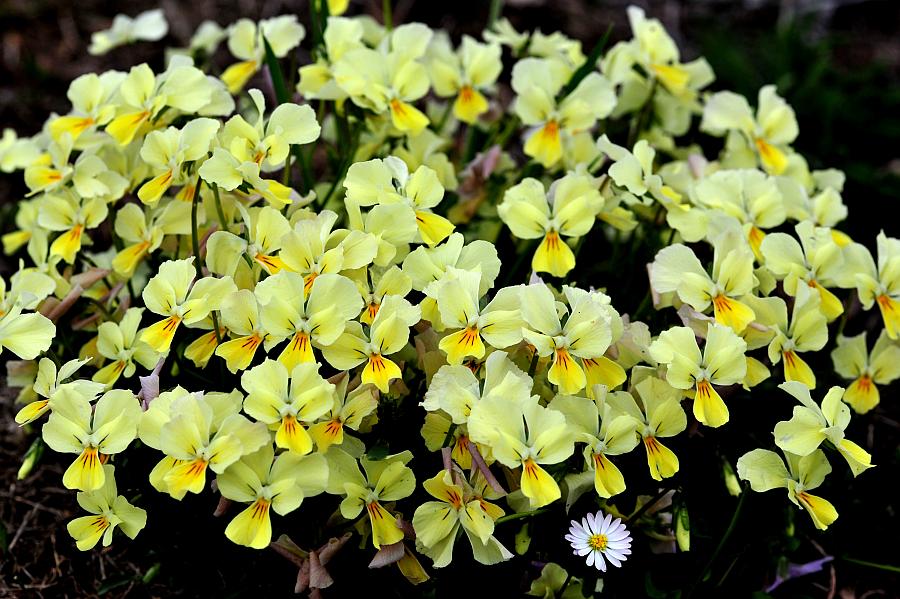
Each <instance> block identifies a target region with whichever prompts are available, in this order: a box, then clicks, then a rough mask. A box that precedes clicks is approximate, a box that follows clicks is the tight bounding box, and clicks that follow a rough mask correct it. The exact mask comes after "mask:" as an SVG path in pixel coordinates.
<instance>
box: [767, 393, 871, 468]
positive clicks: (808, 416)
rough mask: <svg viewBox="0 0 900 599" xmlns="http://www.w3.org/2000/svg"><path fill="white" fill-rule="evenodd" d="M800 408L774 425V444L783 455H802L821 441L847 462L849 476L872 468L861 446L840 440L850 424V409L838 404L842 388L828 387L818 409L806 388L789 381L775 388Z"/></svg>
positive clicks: (869, 458)
mask: <svg viewBox="0 0 900 599" xmlns="http://www.w3.org/2000/svg"><path fill="white" fill-rule="evenodd" d="M779 387H780V388H781V389H783V390H784V391H786V392H787V393H790V394H791V395H793V396H794V398H796V399H797V400H798V401H799V402H800V403H801V404H802V405H799V406H794V416H793V418H791V419H790V420H784V421H782V422H779V423H778V424H776V425H775V444H776V445H778V447H780V448H781V449H783V450H784V451H786V452H790V453H793V454H796V455H799V456H805V455H809V454H811V453H812V452H813V451H815V450H816V449H817V448H818V447H819V446H820V445H821V444H822V443H823V442H824V441H826V440H827V441H828V442H829V443H831V444H832V445H834V447H835V449H837V450H838V453H840V454H841V455H842V456H844V459H846V460H847V463H848V464H849V465H850V470H851V471H852V472H853V476H859V474H860V472H862V471H864V470H867V469H869V468H872V466H873V464H872V456H871V455H869V453H868V452H867V451H866V450H864V449H863V448H862V447H860V446H859V445H857V444H856V443H854V442H853V441H850V440H849V439H847V438H845V437H844V431H845V430H846V428H847V425H848V424H850V408H849V407H847V405H846V404H845V403H844V402H843V401H841V398H842V397H843V396H844V389H843V387H832V388H831V389H829V390H828V393H826V394H825V398H824V399H822V405H821V407H820V406H819V405H817V404H816V403H815V402H814V401H813V400H812V397H811V396H810V394H809V387H807V386H806V385H804V384H803V383H799V382H796V381H790V382H786V383H782V384H781V385H779Z"/></svg>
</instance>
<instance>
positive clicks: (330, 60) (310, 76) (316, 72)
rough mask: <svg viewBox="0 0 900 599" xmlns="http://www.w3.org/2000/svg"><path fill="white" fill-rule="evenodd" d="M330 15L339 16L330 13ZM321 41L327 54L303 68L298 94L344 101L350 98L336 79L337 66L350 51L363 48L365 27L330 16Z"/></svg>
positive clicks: (354, 21) (356, 20)
mask: <svg viewBox="0 0 900 599" xmlns="http://www.w3.org/2000/svg"><path fill="white" fill-rule="evenodd" d="M343 1H344V3H346V2H347V0H343ZM330 14H331V15H336V14H338V13H335V12H334V11H331V13H330ZM322 38H323V41H324V42H325V48H324V52H319V53H318V54H317V60H316V62H314V63H312V64H307V65H303V66H301V67H300V71H299V75H300V80H299V82H298V83H297V91H298V92H300V93H301V94H303V96H304V97H305V98H309V99H317V100H342V99H344V98H346V97H347V95H348V94H347V92H345V91H344V90H343V89H342V88H341V86H340V85H338V83H337V81H336V79H335V77H334V65H335V64H336V63H337V62H338V61H340V60H341V58H342V57H343V56H344V54H345V53H346V52H348V51H349V50H353V49H356V48H362V47H363V42H362V38H363V25H362V23H361V22H360V21H359V20H358V19H350V18H346V17H340V16H330V17H328V20H327V22H326V25H325V31H324V32H323V34H322Z"/></svg>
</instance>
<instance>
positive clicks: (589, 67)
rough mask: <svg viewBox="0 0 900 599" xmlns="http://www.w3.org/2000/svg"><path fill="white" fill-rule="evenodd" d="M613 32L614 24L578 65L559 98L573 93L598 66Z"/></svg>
mask: <svg viewBox="0 0 900 599" xmlns="http://www.w3.org/2000/svg"><path fill="white" fill-rule="evenodd" d="M610 33H612V25H610V26H609V27H607V28H606V33H604V34H603V37H601V38H600V41H599V42H597V44H596V45H595V46H594V49H593V50H591V53H590V54H589V55H588V57H587V60H585V61H584V64H583V65H581V66H580V67H578V70H577V71H575V72H574V73H572V78H571V79H569V82H568V83H566V85H565V87H563V88H562V91H561V92H559V98H560V99H561V98H565V97H566V96H568V95H569V94H571V93H572V90H574V89H575V88H576V87H578V84H579V83H581V80H582V79H584V78H585V77H587V76H588V73H590V72H591V71H593V70H594V69H596V68H597V61H598V60H600V54H602V53H603V48H605V47H606V42H608V41H609V34H610Z"/></svg>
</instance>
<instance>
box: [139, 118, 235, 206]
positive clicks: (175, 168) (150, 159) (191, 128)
mask: <svg viewBox="0 0 900 599" xmlns="http://www.w3.org/2000/svg"><path fill="white" fill-rule="evenodd" d="M220 126H221V124H220V123H219V121H217V120H215V119H208V118H196V119H193V120H191V121H189V122H188V123H187V124H186V125H185V126H184V127H182V128H181V129H180V130H179V129H176V128H175V127H168V128H167V129H163V130H161V131H151V132H150V133H148V134H147V136H146V137H145V138H144V143H143V145H142V146H141V159H142V160H143V161H144V163H146V164H147V165H148V166H149V167H151V174H152V175H153V178H151V179H150V180H149V181H147V182H146V183H144V184H143V185H141V188H140V189H138V193H137V195H138V198H139V199H140V200H141V202H143V203H144V204H151V205H153V204H156V202H158V201H159V199H160V198H161V197H162V196H163V194H164V193H166V191H168V189H169V187H171V186H173V185H183V184H185V183H186V182H187V181H188V179H189V175H190V173H189V171H187V169H186V168H185V167H186V165H187V164H188V163H191V162H195V161H197V160H200V159H201V158H205V157H206V156H207V154H208V153H209V146H210V144H211V143H212V141H213V139H215V137H216V132H217V131H218V130H219V127H220Z"/></svg>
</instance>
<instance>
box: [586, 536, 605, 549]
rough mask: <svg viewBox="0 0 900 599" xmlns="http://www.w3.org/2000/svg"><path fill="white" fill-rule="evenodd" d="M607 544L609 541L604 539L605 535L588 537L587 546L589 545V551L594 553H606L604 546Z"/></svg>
mask: <svg viewBox="0 0 900 599" xmlns="http://www.w3.org/2000/svg"><path fill="white" fill-rule="evenodd" d="M608 544H609V539H607V538H606V535H601V534H599V533H598V534H595V535H591V536H590V537H588V545H590V547H591V549H594V550H596V551H606V546H607V545H608Z"/></svg>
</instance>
